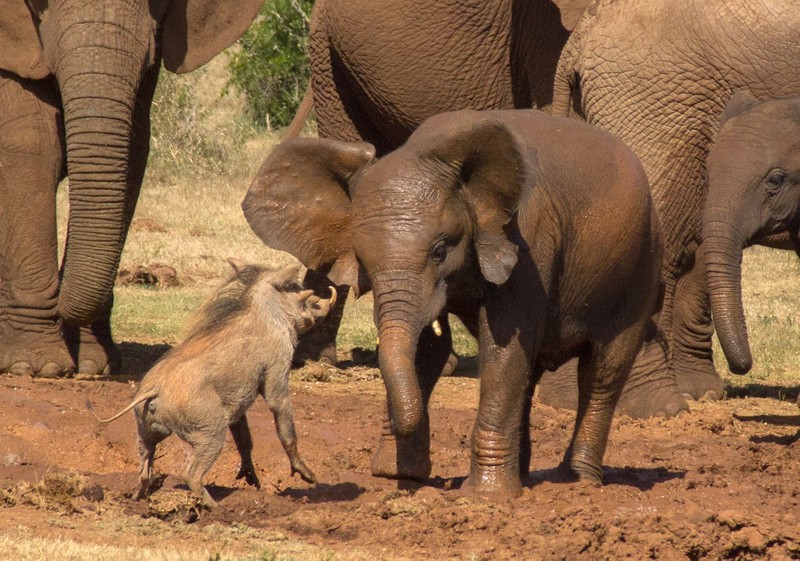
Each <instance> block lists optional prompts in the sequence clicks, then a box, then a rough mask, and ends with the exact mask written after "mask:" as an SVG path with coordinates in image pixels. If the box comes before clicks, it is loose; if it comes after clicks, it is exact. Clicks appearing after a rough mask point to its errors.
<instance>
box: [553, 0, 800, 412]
mask: <svg viewBox="0 0 800 561" xmlns="http://www.w3.org/2000/svg"><path fill="white" fill-rule="evenodd" d="M735 90H744V91H748V92H750V93H751V94H753V95H755V96H756V97H760V98H764V97H776V96H786V95H790V94H797V93H800V10H798V9H797V3H796V2H794V1H793V0H734V1H731V0H651V1H648V2H642V1H641V0H601V1H600V2H598V4H597V5H596V6H594V7H593V8H590V9H589V10H587V12H586V14H585V15H584V17H583V18H582V20H581V21H580V22H579V24H578V25H577V27H576V28H575V30H574V32H573V34H572V35H571V37H570V39H569V41H568V42H567V44H566V45H565V47H564V51H563V53H562V58H561V60H560V62H559V67H558V71H557V75H556V83H555V90H554V101H553V113H554V114H557V115H577V116H579V117H581V118H583V119H585V120H586V121H588V122H589V123H592V124H594V125H598V126H600V127H602V128H604V129H606V130H609V131H611V132H613V133H616V134H617V135H618V136H620V137H621V138H622V139H623V140H624V141H625V143H626V144H628V145H629V146H630V147H631V148H633V150H634V152H636V154H637V155H638V156H639V157H640V158H641V160H642V163H643V164H644V167H645V169H646V171H647V174H648V178H649V179H650V185H651V189H652V192H653V197H654V200H655V204H656V208H657V209H658V212H659V216H660V218H661V222H662V225H663V229H664V243H665V259H664V268H663V275H662V276H663V280H664V286H665V296H664V305H663V309H662V313H661V316H660V319H659V327H660V329H661V332H662V333H663V336H664V337H663V339H664V341H654V342H653V343H652V344H650V345H648V347H647V348H646V349H645V350H644V351H643V352H642V354H641V355H640V358H639V360H638V361H637V364H636V366H635V368H634V373H633V374H632V375H631V376H632V379H636V380H640V381H641V382H642V383H645V384H648V383H651V382H650V381H655V383H659V382H658V381H659V380H661V379H663V378H664V377H665V376H668V377H673V378H674V379H675V381H676V383H677V385H678V388H679V389H680V391H681V392H682V393H683V394H684V395H687V396H691V397H693V398H701V397H704V396H705V397H710V398H716V397H721V396H722V395H723V391H724V384H723V381H722V378H721V377H720V376H719V374H718V373H717V372H716V370H715V368H714V364H713V360H712V350H711V336H712V333H713V327H712V324H711V314H710V311H709V297H708V289H707V285H706V282H705V254H706V248H705V247H704V244H702V243H701V230H702V216H703V205H704V203H705V200H706V178H705V172H706V167H705V163H706V156H707V154H708V150H709V147H710V145H711V143H712V142H713V140H714V137H715V136H716V133H717V128H718V123H719V120H720V115H721V114H722V111H723V108H724V107H725V103H726V102H727V101H728V99H729V98H730V97H731V95H732V93H733V92H734V91H735ZM712 295H713V294H712ZM721 320H722V318H719V317H718V318H716V322H717V323H719V322H720V321H721ZM731 367H732V369H733V370H734V371H738V372H745V371H747V370H748V369H749V368H750V364H749V361H748V360H744V359H742V360H739V361H735V362H733V363H732V365H731ZM557 396H558V394H557V393H556V394H551V395H550V396H547V397H548V398H550V399H551V400H557V399H558V397H557ZM659 401H660V400H652V401H651V403H649V404H648V405H647V407H644V408H641V407H640V408H636V409H634V410H633V412H634V414H636V415H649V414H658V413H664V414H671V413H672V412H675V411H676V407H675V406H674V402H673V404H672V405H670V406H667V407H665V406H663V405H662V404H661V403H659ZM682 408H685V406H683V407H680V408H677V409H682Z"/></svg>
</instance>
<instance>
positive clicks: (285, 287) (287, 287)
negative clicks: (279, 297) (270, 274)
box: [281, 280, 303, 292]
mask: <svg viewBox="0 0 800 561" xmlns="http://www.w3.org/2000/svg"><path fill="white" fill-rule="evenodd" d="M281 290H282V291H284V292H300V291H301V290H303V287H302V286H300V283H299V282H297V281H294V280H288V281H285V282H284V283H283V284H282V285H281Z"/></svg>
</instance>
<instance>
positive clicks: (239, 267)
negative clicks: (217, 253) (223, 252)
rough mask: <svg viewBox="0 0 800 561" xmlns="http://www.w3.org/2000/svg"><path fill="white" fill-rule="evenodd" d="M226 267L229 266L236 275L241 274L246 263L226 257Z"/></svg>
mask: <svg viewBox="0 0 800 561" xmlns="http://www.w3.org/2000/svg"><path fill="white" fill-rule="evenodd" d="M227 261H228V265H230V266H231V268H232V269H233V272H234V273H236V274H237V275H238V274H239V273H241V272H242V271H243V270H244V268H245V267H247V263H245V262H244V261H242V260H241V259H237V258H236V257H228V259H227Z"/></svg>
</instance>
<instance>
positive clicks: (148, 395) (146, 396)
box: [86, 388, 158, 423]
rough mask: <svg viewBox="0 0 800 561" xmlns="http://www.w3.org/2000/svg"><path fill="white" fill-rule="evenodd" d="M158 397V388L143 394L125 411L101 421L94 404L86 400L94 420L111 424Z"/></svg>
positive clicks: (87, 407)
mask: <svg viewBox="0 0 800 561" xmlns="http://www.w3.org/2000/svg"><path fill="white" fill-rule="evenodd" d="M157 395H158V388H153V389H152V390H150V391H149V392H147V393H143V394H142V395H140V396H139V397H137V398H136V399H134V400H133V401H132V402H130V403H129V404H128V405H127V406H126V407H125V409H123V410H122V411H120V412H119V413H116V414H115V415H114V416H112V417H109V418H108V419H101V418H100V417H98V416H97V413H95V412H94V406H92V402H91V401H89V400H88V399H87V400H86V409H88V410H89V412H90V413H91V414H92V415H94V418H95V419H97V420H98V421H100V422H101V423H110V422H111V421H114V420H115V419H119V418H120V417H122V416H123V415H124V414H125V413H127V412H128V411H130V410H131V409H133V408H134V407H136V406H137V405H139V404H140V403H141V402H143V401H146V400H148V399H151V398H153V397H156V396H157Z"/></svg>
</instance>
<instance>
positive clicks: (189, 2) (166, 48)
mask: <svg viewBox="0 0 800 561" xmlns="http://www.w3.org/2000/svg"><path fill="white" fill-rule="evenodd" d="M263 3H264V0H243V1H241V2H239V1H236V0H223V1H222V2H220V1H218V0H172V2H171V3H170V7H169V11H168V12H167V14H166V17H165V18H164V24H163V36H162V42H161V52H162V55H163V58H164V66H165V67H166V68H167V70H171V71H172V72H177V73H179V74H181V73H184V72H191V71H192V70H195V69H196V68H198V67H200V66H202V65H204V64H205V63H207V62H208V61H209V60H211V59H212V58H214V57H215V56H216V55H218V54H219V53H221V52H222V51H223V50H225V49H226V48H228V47H230V46H231V45H232V44H233V42H234V41H236V40H237V39H238V38H239V37H241V35H242V34H243V33H244V32H245V31H247V28H248V27H250V24H251V23H253V20H254V19H255V17H256V16H257V15H258V10H259V9H261V5H262V4H263Z"/></svg>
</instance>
